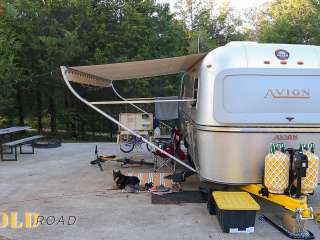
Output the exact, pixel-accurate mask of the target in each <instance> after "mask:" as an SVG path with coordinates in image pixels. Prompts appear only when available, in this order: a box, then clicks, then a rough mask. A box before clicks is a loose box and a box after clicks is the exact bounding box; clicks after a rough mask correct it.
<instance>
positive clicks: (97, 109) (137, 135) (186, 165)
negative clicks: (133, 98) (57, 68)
mask: <svg viewBox="0 0 320 240" xmlns="http://www.w3.org/2000/svg"><path fill="white" fill-rule="evenodd" d="M61 72H62V76H63V79H64V81H65V83H66V85H67V87H68V88H69V90H70V91H71V92H72V93H73V95H74V96H75V97H76V98H78V99H79V100H80V101H81V102H83V103H84V104H86V105H87V106H89V107H91V108H92V109H94V110H95V111H97V112H98V113H100V114H101V115H103V116H104V117H106V118H107V119H109V120H110V121H112V122H113V123H115V124H117V125H118V126H120V127H121V128H123V129H124V130H126V131H128V132H129V133H131V134H132V135H134V136H136V137H138V138H140V139H141V140H142V141H143V142H145V143H147V144H149V145H150V146H152V147H153V148H155V149H157V150H159V151H160V152H161V153H163V154H164V155H166V156H167V157H169V158H171V159H172V160H174V161H176V162H177V163H179V164H181V165H182V166H184V167H186V168H188V169H189V170H191V171H193V172H195V173H197V170H196V169H194V168H193V167H191V166H189V165H188V164H186V163H184V162H183V161H181V160H180V159H178V158H176V157H175V156H173V155H171V154H169V153H168V152H166V151H164V150H163V149H161V148H159V147H158V146H157V145H155V144H154V143H153V142H150V141H149V140H148V139H146V138H144V137H143V136H141V135H139V134H138V133H136V132H134V131H133V130H132V129H130V128H128V127H127V126H125V125H123V124H122V123H120V122H119V121H117V120H116V119H115V118H113V117H112V116H110V115H109V114H107V113H105V112H104V111H102V110H101V109H100V108H98V107H96V106H94V105H93V104H91V103H90V102H88V101H87V100H86V99H84V98H83V97H81V96H80V95H79V94H78V93H77V92H76V91H75V90H74V88H73V87H72V86H71V84H70V82H69V79H68V69H67V67H64V66H61Z"/></svg>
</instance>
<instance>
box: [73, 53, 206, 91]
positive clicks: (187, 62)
mask: <svg viewBox="0 0 320 240" xmlns="http://www.w3.org/2000/svg"><path fill="white" fill-rule="evenodd" d="M204 56H205V54H192V55H186V56H181V57H173V58H163V59H154V60H145V61H136V62H125V63H114V64H103V65H91V66H80V67H69V68H68V70H69V71H68V78H69V80H70V81H73V82H78V83H83V84H88V85H94V86H100V87H107V86H109V85H110V82H111V81H117V80H128V79H139V78H146V77H155V76H163V75H170V74H177V73H180V72H186V71H188V70H189V69H190V68H192V67H193V66H194V65H195V64H197V63H198V62H199V61H200V60H202V59H203V58H204Z"/></svg>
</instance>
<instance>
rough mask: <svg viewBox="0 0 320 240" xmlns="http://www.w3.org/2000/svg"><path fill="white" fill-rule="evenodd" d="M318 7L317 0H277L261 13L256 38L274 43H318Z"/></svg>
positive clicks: (319, 31)
mask: <svg viewBox="0 0 320 240" xmlns="http://www.w3.org/2000/svg"><path fill="white" fill-rule="evenodd" d="M319 25H320V8H319V5H318V2H317V1H311V0H281V1H280V0H277V1H275V2H274V3H273V4H270V5H269V8H268V9H267V11H266V13H265V14H264V15H261V20H260V22H259V29H258V39H259V40H260V41H261V42H275V43H298V44H319V43H320V29H319Z"/></svg>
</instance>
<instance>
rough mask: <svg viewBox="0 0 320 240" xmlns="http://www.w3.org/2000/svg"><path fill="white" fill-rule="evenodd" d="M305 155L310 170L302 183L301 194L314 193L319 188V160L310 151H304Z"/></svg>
mask: <svg viewBox="0 0 320 240" xmlns="http://www.w3.org/2000/svg"><path fill="white" fill-rule="evenodd" d="M303 154H305V155H306V156H307V157H308V168H307V174H306V177H303V178H302V181H301V192H302V193H305V194H307V193H313V192H314V191H315V189H316V188H317V186H318V176H319V158H318V156H317V155H315V154H314V153H312V152H311V151H309V150H304V151H303ZM294 186H295V187H296V186H297V181H295V182H294Z"/></svg>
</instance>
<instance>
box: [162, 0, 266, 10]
mask: <svg viewBox="0 0 320 240" xmlns="http://www.w3.org/2000/svg"><path fill="white" fill-rule="evenodd" d="M157 1H158V2H160V3H170V5H171V6H172V8H173V6H174V3H175V2H176V0H157ZM225 1H226V0H216V2H217V3H218V4H222V3H223V2H225ZM229 2H230V5H231V6H232V7H234V8H235V9H236V10H238V11H239V12H243V11H244V10H245V9H247V8H252V7H258V6H259V5H261V4H263V3H266V2H268V0H229Z"/></svg>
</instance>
